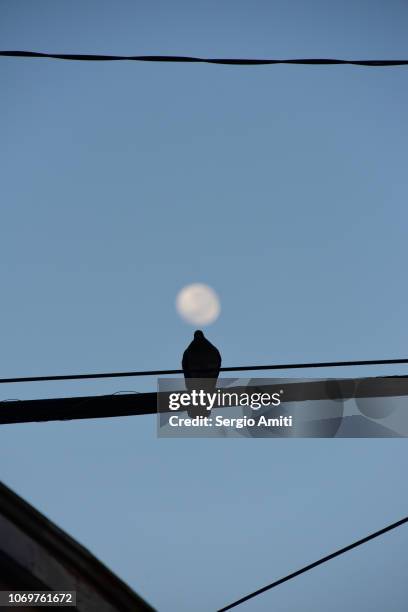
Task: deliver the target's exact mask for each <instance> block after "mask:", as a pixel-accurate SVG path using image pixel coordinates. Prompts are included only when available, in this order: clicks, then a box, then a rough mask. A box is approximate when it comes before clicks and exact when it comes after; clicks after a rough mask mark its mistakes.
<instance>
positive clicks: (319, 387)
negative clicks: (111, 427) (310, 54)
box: [0, 376, 408, 425]
mask: <svg viewBox="0 0 408 612" xmlns="http://www.w3.org/2000/svg"><path fill="white" fill-rule="evenodd" d="M281 385H282V383H281V382H276V381H272V382H267V383H266V384H261V385H259V383H257V382H256V383H255V385H254V384H253V383H249V384H243V385H242V384H240V383H239V382H238V383H237V386H228V387H226V388H225V389H226V390H227V391H228V393H231V394H233V393H242V392H245V393H251V392H256V393H259V392H260V390H262V391H263V392H267V393H269V394H272V393H274V392H276V391H277V390H278V389H280V388H281ZM169 393H170V392H169V391H162V390H158V392H148V393H137V392H136V391H131V392H116V393H109V394H108V395H94V396H80V397H78V396H74V397H51V398H46V399H29V400H16V399H15V400H13V399H9V400H7V399H4V400H1V401H0V425H7V424H12V423H33V422H36V423H39V422H46V421H69V420H82V419H102V418H120V417H125V416H143V415H149V414H150V415H151V414H156V415H157V414H158V413H159V412H170V409H169V408H168V406H169V403H168V400H169ZM404 396H405V397H406V396H408V376H398V377H396V376H390V377H371V378H356V379H347V378H345V379H337V380H336V379H334V380H326V379H318V380H308V381H304V380H301V379H300V380H297V379H293V380H292V381H291V382H285V383H284V397H283V398H282V402H283V403H287V402H304V401H317V400H321V399H323V400H327V399H330V400H332V401H333V400H336V399H338V400H340V401H346V400H348V399H350V398H359V397H376V398H379V397H383V398H386V397H404ZM217 407H218V406H217ZM221 407H222V406H221ZM183 410H185V408H181V412H182V411H183Z"/></svg>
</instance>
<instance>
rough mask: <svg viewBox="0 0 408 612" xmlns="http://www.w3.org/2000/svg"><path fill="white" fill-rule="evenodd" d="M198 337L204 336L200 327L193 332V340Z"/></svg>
mask: <svg viewBox="0 0 408 612" xmlns="http://www.w3.org/2000/svg"><path fill="white" fill-rule="evenodd" d="M198 338H200V339H201V338H204V334H203V332H202V331H201V329H197V331H195V332H194V340H197V339H198Z"/></svg>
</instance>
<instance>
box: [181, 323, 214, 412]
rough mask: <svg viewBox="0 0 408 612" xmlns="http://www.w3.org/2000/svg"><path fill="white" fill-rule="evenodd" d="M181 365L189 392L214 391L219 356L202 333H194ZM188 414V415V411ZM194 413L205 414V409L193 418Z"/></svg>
mask: <svg viewBox="0 0 408 612" xmlns="http://www.w3.org/2000/svg"><path fill="white" fill-rule="evenodd" d="M181 364H182V368H183V372H184V379H185V382H186V387H187V389H188V390H189V391H192V390H198V391H199V390H200V389H204V390H205V391H206V392H213V391H214V390H215V387H216V384H217V379H218V375H219V373H220V368H221V355H220V352H219V350H218V349H217V347H215V346H214V345H213V344H211V342H209V340H207V338H206V337H205V336H204V334H203V332H202V331H200V330H197V331H196V332H194V339H193V341H192V342H191V343H190V344H189V345H188V347H187V348H186V350H185V351H184V354H183V360H182V363H181ZM197 379H206V380H201V381H200V380H197ZM188 412H189V414H190V411H188ZM196 413H197V414H205V409H204V411H202V410H199V411H197V410H195V411H194V416H197V414H196Z"/></svg>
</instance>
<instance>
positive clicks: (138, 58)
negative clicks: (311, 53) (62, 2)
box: [0, 51, 408, 67]
mask: <svg viewBox="0 0 408 612" xmlns="http://www.w3.org/2000/svg"><path fill="white" fill-rule="evenodd" d="M0 56H3V57H33V58H48V59H60V60H74V61H85V62H90V61H92V62H111V61H128V60H129V61H135V62H177V63H201V64H223V65H233V66H265V65H271V64H300V65H305V64H308V65H313V66H316V65H334V64H351V65H353V66H372V67H374V66H377V67H378V66H384V67H385V66H406V65H408V60H344V59H318V58H309V59H307V58H300V59H238V58H208V57H190V56H183V55H101V54H88V53H40V52H37V51H0Z"/></svg>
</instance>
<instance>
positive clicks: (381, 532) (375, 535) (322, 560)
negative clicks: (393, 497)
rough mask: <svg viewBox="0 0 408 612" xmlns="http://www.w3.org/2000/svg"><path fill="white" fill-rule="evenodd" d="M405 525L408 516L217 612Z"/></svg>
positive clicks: (219, 611)
mask: <svg viewBox="0 0 408 612" xmlns="http://www.w3.org/2000/svg"><path fill="white" fill-rule="evenodd" d="M404 523H408V516H406V517H405V518H403V519H401V520H400V521H397V522H396V523H392V524H391V525H388V526H387V527H384V528H383V529H380V530H379V531H375V532H374V533H372V534H370V535H368V536H366V537H365V538H362V539H361V540H357V541H356V542H353V544H349V545H348V546H345V547H344V548H340V549H339V550H336V552H333V553H331V554H330V555H327V556H326V557H322V558H321V559H319V560H318V561H315V562H314V563H310V565H306V566H305V567H302V568H301V569H299V570H297V571H296V572H293V573H292V574H288V575H287V576H285V577H284V578H279V580H275V582H271V584H268V585H267V586H264V587H262V588H261V589H258V590H257V591H254V592H253V593H250V594H249V595H246V596H245V597H241V599H238V600H237V601H234V602H233V603H231V604H228V606H225V607H224V608H221V609H220V610H218V611H217V612H226V611H227V610H231V609H232V608H235V607H236V606H239V605H240V604H242V603H244V602H245V601H248V600H249V599H252V598H253V597H257V596H258V595H261V593H265V591H269V590H270V589H273V588H275V587H277V586H279V585H280V584H282V583H284V582H287V581H288V580H292V578H296V576H300V575H301V574H304V573H305V572H308V571H309V570H311V569H313V568H315V567H317V566H318V565H322V563H326V562H327V561H330V560H331V559H334V558H335V557H339V556H340V555H343V554H344V553H346V552H348V551H349V550H352V549H353V548H357V546H361V545H362V544H365V543H366V542H369V541H370V540H373V539H374V538H378V537H379V536H381V535H383V534H384V533H387V532H388V531H391V530H392V529H396V528H397V527H401V525H404Z"/></svg>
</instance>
